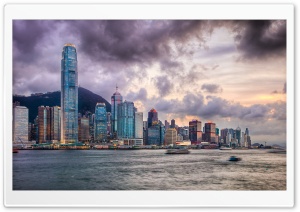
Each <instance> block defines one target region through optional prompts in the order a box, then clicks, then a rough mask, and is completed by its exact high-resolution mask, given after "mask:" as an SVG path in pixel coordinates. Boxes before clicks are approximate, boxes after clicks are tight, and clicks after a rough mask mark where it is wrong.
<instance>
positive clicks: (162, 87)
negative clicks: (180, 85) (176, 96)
mask: <svg viewBox="0 0 300 212" xmlns="http://www.w3.org/2000/svg"><path fill="white" fill-rule="evenodd" d="M154 81H155V86H156V88H157V89H158V91H159V94H160V97H164V96H166V95H168V94H169V93H171V92H172V89H173V87H174V86H173V83H172V82H171V81H170V80H169V78H168V76H166V75H165V76H159V77H156V78H155V79H154Z"/></svg>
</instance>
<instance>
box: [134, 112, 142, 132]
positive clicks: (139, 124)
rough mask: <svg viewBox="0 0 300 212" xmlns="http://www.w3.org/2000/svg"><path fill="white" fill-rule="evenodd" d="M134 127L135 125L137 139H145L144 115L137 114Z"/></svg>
mask: <svg viewBox="0 0 300 212" xmlns="http://www.w3.org/2000/svg"><path fill="white" fill-rule="evenodd" d="M134 121H135V123H134V125H135V130H134V131H135V132H134V133H135V136H134V137H135V138H143V113H142V112H135V117H134Z"/></svg>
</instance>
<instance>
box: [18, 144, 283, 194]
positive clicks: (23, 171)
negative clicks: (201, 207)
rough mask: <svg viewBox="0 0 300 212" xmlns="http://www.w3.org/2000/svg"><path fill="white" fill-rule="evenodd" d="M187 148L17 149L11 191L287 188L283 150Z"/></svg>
mask: <svg viewBox="0 0 300 212" xmlns="http://www.w3.org/2000/svg"><path fill="white" fill-rule="evenodd" d="M190 151H191V153H190V154H180V155H168V154H164V153H165V150H20V151H19V153H17V154H13V190H286V154H272V153H268V152H267V151H266V150H229V151H222V150H203V149H201V150H190ZM232 155H235V156H237V157H239V158H241V159H242V160H241V161H237V162H230V161H228V159H229V157H230V156H232Z"/></svg>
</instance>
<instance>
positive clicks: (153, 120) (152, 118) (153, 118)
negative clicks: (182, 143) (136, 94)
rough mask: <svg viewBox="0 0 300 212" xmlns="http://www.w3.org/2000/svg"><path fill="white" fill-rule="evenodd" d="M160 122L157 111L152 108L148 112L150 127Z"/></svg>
mask: <svg viewBox="0 0 300 212" xmlns="http://www.w3.org/2000/svg"><path fill="white" fill-rule="evenodd" d="M157 123H158V114H157V111H156V110H155V109H154V108H152V109H151V110H150V111H149V112H148V127H151V126H152V125H155V124H157Z"/></svg>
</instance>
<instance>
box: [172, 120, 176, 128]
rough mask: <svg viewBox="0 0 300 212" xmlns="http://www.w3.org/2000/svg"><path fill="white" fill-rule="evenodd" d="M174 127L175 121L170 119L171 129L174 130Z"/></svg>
mask: <svg viewBox="0 0 300 212" xmlns="http://www.w3.org/2000/svg"><path fill="white" fill-rule="evenodd" d="M175 126H176V124H175V120H174V119H172V120H171V128H175Z"/></svg>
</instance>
